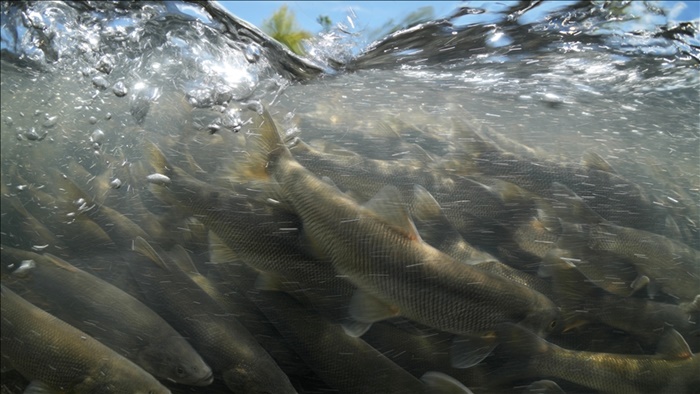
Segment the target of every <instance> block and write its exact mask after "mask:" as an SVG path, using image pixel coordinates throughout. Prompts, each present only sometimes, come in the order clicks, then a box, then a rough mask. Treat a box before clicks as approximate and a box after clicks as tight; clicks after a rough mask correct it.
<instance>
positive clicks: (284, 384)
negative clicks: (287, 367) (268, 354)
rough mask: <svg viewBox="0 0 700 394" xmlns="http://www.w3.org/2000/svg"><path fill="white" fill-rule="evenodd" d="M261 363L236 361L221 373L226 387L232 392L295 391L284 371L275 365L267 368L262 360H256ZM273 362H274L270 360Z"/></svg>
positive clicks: (269, 393) (277, 393)
mask: <svg viewBox="0 0 700 394" xmlns="http://www.w3.org/2000/svg"><path fill="white" fill-rule="evenodd" d="M257 361H259V362H261V364H262V365H258V364H257V363H256V365H250V364H248V363H245V362H239V363H236V364H234V365H232V366H230V367H229V368H227V369H226V370H225V371H223V373H222V378H223V380H224V383H226V387H228V388H229V389H230V390H231V391H232V392H234V393H251V394H283V393H290V394H291V393H295V392H296V391H295V390H294V388H293V387H292V385H291V383H290V382H289V378H287V376H286V375H284V373H282V371H281V370H280V369H279V367H278V366H277V365H270V367H269V368H267V367H266V366H265V365H264V364H266V363H265V362H264V361H263V360H257ZM270 363H272V364H274V362H272V361H271V362H270Z"/></svg>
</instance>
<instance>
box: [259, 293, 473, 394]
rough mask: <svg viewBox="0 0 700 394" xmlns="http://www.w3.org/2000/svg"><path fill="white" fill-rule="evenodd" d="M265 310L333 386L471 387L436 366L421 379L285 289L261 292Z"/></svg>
mask: <svg viewBox="0 0 700 394" xmlns="http://www.w3.org/2000/svg"><path fill="white" fill-rule="evenodd" d="M258 303H259V306H260V308H261V310H262V311H263V312H264V313H265V314H266V315H267V316H268V318H269V319H270V321H271V322H272V323H273V324H275V325H276V326H277V328H278V329H279V331H280V332H281V333H282V335H283V336H284V337H285V338H286V339H287V341H288V343H290V345H291V346H293V347H294V349H295V350H296V351H297V353H298V354H299V355H300V356H301V357H302V358H303V359H304V360H305V361H306V362H307V363H308V364H309V366H310V367H311V368H312V369H313V370H314V371H315V372H316V373H317V374H318V375H319V376H320V377H321V378H322V379H323V380H324V381H325V382H326V383H327V384H328V385H329V386H330V387H332V388H333V389H336V390H338V391H339V392H341V393H358V392H362V391H364V390H366V389H367V388H368V387H372V391H375V392H380V393H471V390H469V389H468V388H466V387H465V386H464V385H463V384H461V383H459V382H458V381H456V380H455V379H453V378H450V377H449V376H447V375H444V374H440V373H437V372H432V373H429V372H428V375H427V378H426V379H425V380H424V381H422V382H421V380H418V379H417V378H415V377H414V376H412V375H411V374H409V373H408V372H406V371H405V370H404V369H403V368H401V367H399V366H398V365H396V364H395V363H394V362H392V361H391V360H389V359H388V358H387V357H385V356H384V355H382V354H381V353H379V352H378V351H377V350H376V349H374V348H373V347H371V346H370V345H368V344H367V343H366V342H364V341H363V340H362V339H361V338H356V337H351V336H349V335H346V333H345V331H344V330H343V328H342V327H341V326H340V325H337V324H333V323H331V322H328V321H327V320H325V319H323V317H321V316H320V315H318V314H315V313H314V312H313V311H310V310H309V309H307V308H304V307H303V306H301V304H299V303H298V302H297V301H295V300H294V299H293V298H292V297H291V296H289V295H287V294H284V293H281V292H261V293H260V294H259V295H258Z"/></svg>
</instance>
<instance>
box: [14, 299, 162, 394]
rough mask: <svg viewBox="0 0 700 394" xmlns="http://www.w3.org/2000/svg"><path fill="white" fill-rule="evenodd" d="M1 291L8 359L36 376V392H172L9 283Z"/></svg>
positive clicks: (33, 386) (33, 382)
mask: <svg viewBox="0 0 700 394" xmlns="http://www.w3.org/2000/svg"><path fill="white" fill-rule="evenodd" d="M0 297H1V307H0V308H1V310H2V320H1V323H0V338H1V339H0V344H1V345H2V346H1V348H0V352H1V353H2V358H3V364H5V363H7V364H9V365H10V366H11V367H12V368H13V369H15V370H17V371H18V372H19V373H21V374H22V376H24V377H25V378H27V379H29V380H30V381H31V383H30V387H29V388H30V389H28V390H29V391H30V392H31V391H32V390H34V391H35V392H53V391H56V392H58V391H66V392H77V393H95V394H97V393H104V392H129V393H135V394H138V393H142V394H165V393H170V390H168V389H167V388H166V387H164V386H163V385H162V384H161V383H160V382H158V380H156V379H155V378H154V377H153V376H152V375H150V374H149V373H148V372H146V371H144V370H143V369H142V368H141V367H139V366H137V365H136V364H134V363H132V362H131V361H129V360H127V359H126V358H124V357H122V356H121V355H119V354H117V353H116V352H114V351H113V350H112V349H110V348H108V347H107V346H105V345H103V344H102V343H100V342H98V341H97V340H95V339H94V338H92V337H90V336H89V335H87V334H85V333H84V332H82V331H80V330H78V329H76V328H75V327H73V326H71V325H69V324H67V323H65V322H63V321H62V320H60V319H58V318H56V317H55V316H53V315H51V314H49V313H47V312H45V311H43V310H41V309H39V308H37V307H36V306H34V305H32V304H31V303H29V302H28V301H25V300H24V299H22V297H20V296H18V295H17V294H15V293H14V292H13V291H12V290H10V289H8V288H6V287H5V286H4V285H0ZM42 390H43V391H42Z"/></svg>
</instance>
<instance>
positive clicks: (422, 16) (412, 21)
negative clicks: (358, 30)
mask: <svg viewBox="0 0 700 394" xmlns="http://www.w3.org/2000/svg"><path fill="white" fill-rule="evenodd" d="M434 19H435V11H434V10H433V7H431V6H426V7H421V8H419V9H417V10H415V11H413V12H411V13H409V14H408V15H406V16H405V17H404V18H403V19H402V20H400V21H398V22H394V19H389V20H388V21H387V22H386V23H384V25H383V26H382V27H380V28H379V29H377V30H374V31H372V32H370V34H369V36H370V38H372V39H376V38H379V37H386V36H387V35H389V34H391V33H394V32H396V31H399V30H402V29H407V28H409V27H412V26H415V25H418V24H420V23H425V22H428V21H431V20H434Z"/></svg>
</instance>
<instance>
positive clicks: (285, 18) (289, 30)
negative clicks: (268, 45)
mask: <svg viewBox="0 0 700 394" xmlns="http://www.w3.org/2000/svg"><path fill="white" fill-rule="evenodd" d="M262 30H263V31H264V32H265V33H267V34H269V35H270V36H271V37H272V38H274V39H275V40H277V41H279V42H281V43H282V44H284V45H286V46H287V47H288V48H289V49H291V50H292V52H294V53H296V54H297V55H303V54H304V52H305V51H304V47H303V46H302V45H301V43H302V41H303V40H306V39H309V38H311V33H309V32H308V31H306V30H301V29H299V28H298V26H297V22H296V19H295V16H294V12H291V11H289V10H288V9H287V6H286V5H283V6H282V7H280V9H278V10H277V11H275V12H274V13H273V14H272V16H271V17H270V19H266V20H265V21H264V22H263V26H262Z"/></svg>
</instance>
